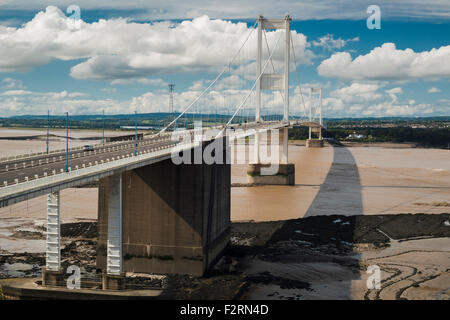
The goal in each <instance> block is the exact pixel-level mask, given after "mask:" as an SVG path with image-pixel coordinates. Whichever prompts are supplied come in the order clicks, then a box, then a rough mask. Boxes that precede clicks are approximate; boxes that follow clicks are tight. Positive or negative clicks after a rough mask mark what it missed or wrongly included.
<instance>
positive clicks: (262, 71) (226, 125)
mask: <svg viewBox="0 0 450 320" xmlns="http://www.w3.org/2000/svg"><path fill="white" fill-rule="evenodd" d="M281 35H282V33H280V37H279V38H278V40H277V43H276V44H275V47H278V43H279V42H280V39H281ZM274 52H275V50H274V51H272V53H271V54H270V56H269V59H267V61H266V63H265V64H264V67H263V68H262V70H261V73H260V74H259V76H258V78H256V80H255V83H254V84H253V86H252V88H251V89H250V92H249V93H248V95H247V96H246V97H245V99H244V100H243V101H242V102H241V104H240V105H239V106H238V107H237V109H236V111H235V112H234V114H233V116H232V117H231V119H230V120H228V122H227V123H226V124H225V126H224V127H223V129H222V130H221V131H220V132H219V134H218V135H217V136H216V138H217V137H219V136H220V135H221V134H222V133H223V131H224V130H225V129H226V128H227V127H228V125H229V124H230V123H231V121H233V118H234V117H235V116H236V114H237V113H238V112H239V110H241V108H242V106H243V105H244V104H245V102H246V101H247V99H248V98H249V97H250V95H251V94H252V92H253V90H254V89H255V87H256V84H257V83H258V80H259V79H260V78H261V76H262V75H263V73H264V71H265V70H266V67H267V65H268V64H269V61H270V59H271V58H272V55H273V53H274Z"/></svg>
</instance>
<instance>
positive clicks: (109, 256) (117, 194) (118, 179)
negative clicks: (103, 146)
mask: <svg viewBox="0 0 450 320" xmlns="http://www.w3.org/2000/svg"><path fill="white" fill-rule="evenodd" d="M108 191H109V193H108V212H107V221H108V224H107V226H108V231H107V239H108V241H107V247H106V272H103V281H102V286H103V289H104V290H108V289H113V290H118V289H123V288H124V285H125V281H124V278H125V276H124V274H123V272H122V258H123V257H122V174H121V173H119V174H114V175H113V176H111V177H109V188H108Z"/></svg>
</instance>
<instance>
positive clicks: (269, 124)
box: [0, 122, 280, 190]
mask: <svg viewBox="0 0 450 320" xmlns="http://www.w3.org/2000/svg"><path fill="white" fill-rule="evenodd" d="M279 124H280V123H278V122H266V123H265V124H264V125H262V128H263V129H264V130H270V129H273V128H278V127H279ZM206 130H208V128H203V129H202V133H201V134H202V137H204V135H203V134H204V132H205V131H206ZM195 131H197V130H194V129H192V130H188V131H187V133H188V134H190V135H191V139H187V140H184V139H183V140H181V141H173V140H172V133H171V132H168V133H166V134H163V135H161V137H156V138H152V139H145V140H144V141H142V142H141V146H145V145H148V144H150V143H151V142H158V141H159V142H164V141H172V143H170V144H166V145H163V146H151V145H149V147H148V148H147V149H145V150H141V151H138V154H137V156H142V155H145V154H148V153H152V152H158V151H161V150H165V149H169V148H172V147H178V150H182V149H183V148H184V147H183V145H188V144H193V145H195V143H198V141H197V142H195V139H194V135H195V134H196V132H195ZM212 139H214V137H213V136H211V137H207V138H206V139H205V140H204V141H207V140H212ZM109 146H110V147H111V145H109ZM135 157H136V156H135V155H134V152H130V153H127V154H122V155H120V156H115V157H111V158H107V159H106V160H103V159H102V160H97V161H94V162H87V163H83V164H81V166H79V165H76V166H74V167H72V166H71V167H69V172H66V171H65V170H64V169H60V170H56V169H55V170H52V171H51V172H43V173H42V174H41V175H39V174H35V175H34V176H33V177H24V178H23V179H15V180H14V183H12V184H11V183H8V182H7V181H3V182H1V181H0V190H3V189H5V188H8V187H14V186H17V185H18V184H23V183H35V182H36V181H38V182H39V181H40V180H41V179H47V181H51V180H49V178H52V177H56V176H57V177H60V176H61V175H63V174H69V175H70V174H72V173H73V172H76V171H79V170H83V172H89V171H92V168H93V167H96V166H99V165H106V164H109V163H112V162H116V161H119V160H121V161H126V159H130V160H131V159H132V158H133V159H134V158H135ZM22 168H23V167H22ZM22 168H18V169H22ZM89 169H90V170H89ZM95 170H97V169H96V168H94V171H95Z"/></svg>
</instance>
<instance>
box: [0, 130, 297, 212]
mask: <svg viewBox="0 0 450 320" xmlns="http://www.w3.org/2000/svg"><path fill="white" fill-rule="evenodd" d="M297 123H298V122H295V124H297ZM291 125H294V123H293V122H291V123H283V122H264V123H248V124H245V125H234V126H230V129H232V128H233V129H236V130H237V129H243V130H245V131H244V132H243V133H242V132H241V133H239V137H242V136H248V135H252V134H254V132H255V130H262V131H264V130H269V129H277V128H282V127H286V126H291ZM251 129H253V130H251ZM190 133H191V134H192V135H193V131H192V130H190ZM233 135H234V136H235V137H237V134H233ZM212 139H214V137H213V136H211V137H204V139H203V141H207V140H212ZM196 145H198V142H197V144H196V143H188V144H183V145H176V142H175V141H172V139H171V134H170V133H165V134H163V135H162V136H157V137H151V138H145V139H143V140H139V141H138V146H137V153H138V155H137V156H135V155H134V141H132V142H129V141H126V142H120V143H108V144H105V145H102V146H97V147H96V148H95V149H94V151H86V152H84V151H82V150H71V151H70V152H69V167H70V169H71V170H70V172H65V164H66V155H65V153H64V154H61V153H55V154H49V155H47V154H43V155H40V156H31V157H27V158H21V159H18V160H14V161H4V162H1V163H0V207H4V206H8V205H10V204H13V203H16V202H20V201H23V200H27V199H30V198H34V197H37V196H40V195H44V194H47V193H50V192H54V191H57V190H61V189H65V188H68V187H74V186H78V185H82V184H86V183H89V182H92V181H94V180H96V179H99V178H102V177H105V176H109V175H112V174H113V173H114V172H117V171H126V170H132V169H135V168H138V167H141V166H146V165H149V164H151V163H155V162H159V161H163V160H166V159H169V158H170V156H171V154H172V152H173V151H174V148H178V149H179V150H182V149H190V148H193V147H195V146H196ZM5 182H6V184H5Z"/></svg>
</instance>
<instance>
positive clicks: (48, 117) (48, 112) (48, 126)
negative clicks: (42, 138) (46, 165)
mask: <svg viewBox="0 0 450 320" xmlns="http://www.w3.org/2000/svg"><path fill="white" fill-rule="evenodd" d="M49 128H50V110H47V154H48V135H49V130H50V129H49Z"/></svg>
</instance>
